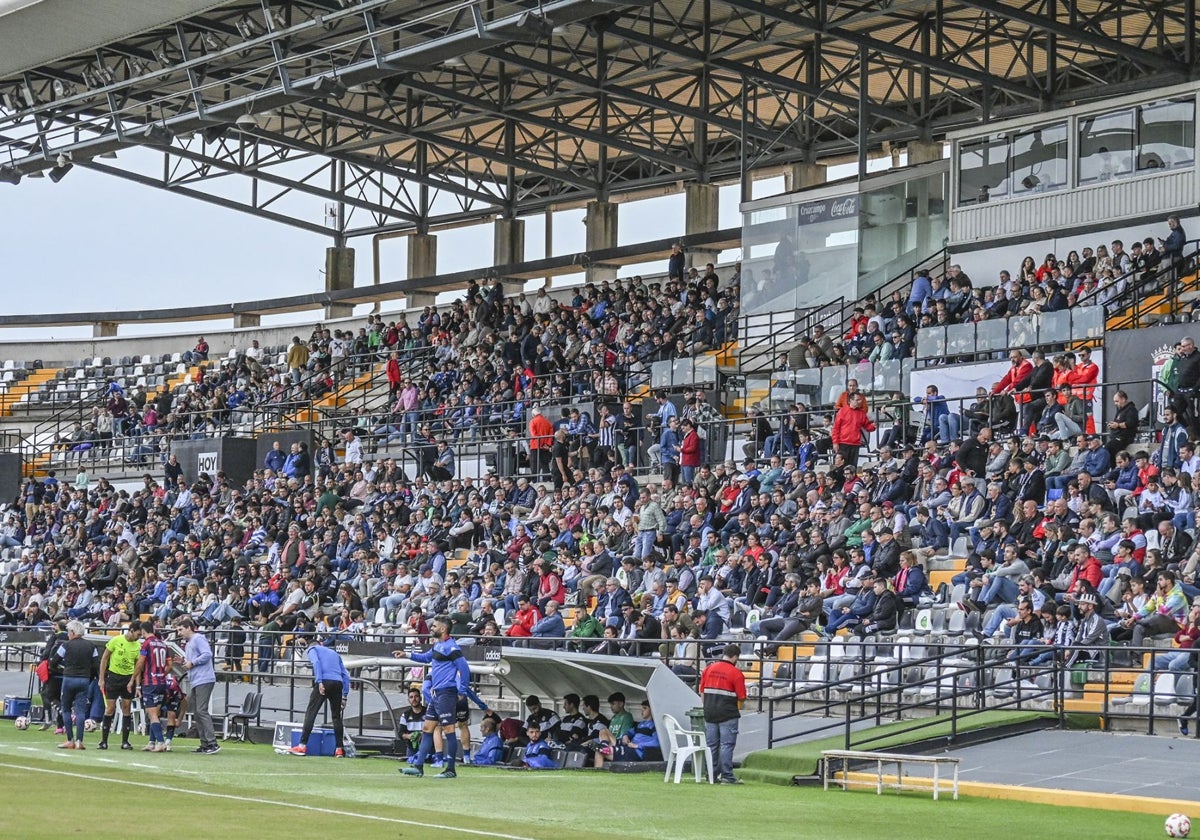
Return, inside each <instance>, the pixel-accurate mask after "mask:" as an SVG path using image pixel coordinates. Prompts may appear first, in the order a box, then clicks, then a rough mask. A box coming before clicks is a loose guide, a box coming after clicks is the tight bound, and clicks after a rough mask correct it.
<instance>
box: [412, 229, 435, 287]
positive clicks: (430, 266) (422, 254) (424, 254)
mask: <svg viewBox="0 0 1200 840" xmlns="http://www.w3.org/2000/svg"><path fill="white" fill-rule="evenodd" d="M435 276H437V237H436V236H435V235H433V234H432V233H414V234H413V235H412V236H410V237H408V279H409V280H415V279H417V278H419V277H435Z"/></svg>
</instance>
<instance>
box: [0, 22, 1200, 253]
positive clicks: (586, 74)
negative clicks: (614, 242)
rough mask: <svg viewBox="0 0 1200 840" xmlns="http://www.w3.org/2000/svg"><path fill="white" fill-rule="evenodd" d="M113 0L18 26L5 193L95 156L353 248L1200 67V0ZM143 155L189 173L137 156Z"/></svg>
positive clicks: (727, 173)
mask: <svg viewBox="0 0 1200 840" xmlns="http://www.w3.org/2000/svg"><path fill="white" fill-rule="evenodd" d="M90 5H91V4H79V3H72V2H66V0H43V2H41V3H38V4H35V5H33V6H31V7H29V8H26V9H22V10H19V11H16V12H13V13H11V14H7V15H4V16H2V17H0V41H2V42H4V43H5V44H6V45H10V44H12V43H13V42H14V39H18V40H20V41H21V47H20V49H19V50H17V51H14V54H13V55H5V56H4V57H3V59H0V68H4V69H3V71H2V72H0V106H2V108H3V110H0V145H2V146H3V149H2V150H0V180H8V181H16V180H17V179H18V176H21V175H25V176H28V175H31V174H35V173H41V172H43V171H46V170H51V169H52V168H53V173H52V174H54V175H55V176H56V177H63V176H64V175H65V174H66V172H67V167H68V166H70V165H74V166H87V167H89V168H91V169H93V170H96V171H100V172H105V173H109V174H111V175H114V176H118V177H123V178H128V179H132V180H135V181H138V182H140V183H143V184H147V185H150V186H156V187H161V188H164V189H169V190H171V191H173V192H175V193H178V194H182V195H186V196H191V197H193V198H197V199H201V200H205V201H211V202H215V203H217V204H220V205H223V206H226V207H232V208H237V209H241V210H247V211H249V212H253V213H256V214H258V215H260V216H263V217H266V218H270V219H275V220H277V221H280V222H285V223H288V224H292V225H296V226H298V227H302V228H305V229H309V230H313V231H318V232H322V233H327V234H332V235H334V236H335V237H338V238H342V237H344V236H349V235H360V234H366V233H372V232H379V231H384V230H404V229H413V230H428V229H429V228H430V227H433V226H438V225H442V224H453V223H458V222H462V221H467V220H472V219H480V218H486V217H489V216H513V215H520V214H525V213H530V212H536V211H538V210H541V209H543V208H545V207H547V206H552V205H553V206H562V205H566V204H573V203H578V202H581V201H586V200H589V199H592V198H596V197H600V198H608V197H614V196H619V195H621V194H625V193H643V192H646V191H650V190H656V191H661V190H664V189H665V190H671V189H675V188H677V187H678V185H679V184H680V183H682V182H685V181H694V180H699V181H728V180H737V179H738V178H739V177H742V176H744V175H746V173H748V172H751V171H753V170H762V169H769V168H772V167H777V166H779V165H782V164H786V163H791V162H797V161H814V160H817V159H821V158H825V157H830V156H846V155H855V154H857V155H859V156H860V159H861V160H864V161H865V154H866V152H867V150H868V149H870V150H875V151H879V150H882V149H887V148H892V147H896V146H898V145H899V144H903V143H905V142H907V141H910V140H915V139H936V138H939V137H941V136H943V135H944V134H945V132H946V131H948V130H950V129H953V128H960V127H964V126H970V125H978V124H980V123H981V122H984V123H986V122H989V121H991V120H994V119H998V118H1001V117H1009V116H1016V115H1020V114H1025V113H1034V112H1038V111H1043V110H1047V109H1049V108H1055V107H1060V106H1063V105H1068V104H1073V103H1077V102H1081V101H1088V100H1094V99H1100V98H1106V97H1110V96H1114V95H1117V94H1119V93H1122V92H1131V91H1135V90H1137V91H1141V90H1146V89H1151V88H1153V87H1155V86H1159V85H1165V84H1172V83H1178V82H1182V81H1186V80H1187V79H1188V78H1189V77H1191V76H1192V75H1193V74H1194V72H1195V70H1196V68H1197V50H1196V26H1195V0H1185V2H1166V0H1081V2H1072V3H1061V2H1055V0H940V2H939V0H870V2H828V0H816V2H803V3H800V2H782V1H781V0H663V2H645V0H642V2H634V3H631V2H621V0H486V2H485V0H450V1H449V2H447V0H443V2H433V3H427V2H417V0H286V2H277V0H262V2H259V3H250V2H227V3H223V4H219V5H215V6H214V5H213V4H212V3H202V2H200V0H192V2H190V3H189V2H187V0H170V2H167V0H155V2H153V3H151V2H148V0H138V2H129V3H122V4H121V7H122V8H123V7H126V6H127V7H128V11H127V12H123V13H122V14H121V15H120V16H119V18H118V19H116V20H111V21H108V20H106V21H102V22H97V21H89V20H87V19H86V18H82V17H80V16H79V13H77V12H76V13H72V12H71V11H70V10H71V9H72V8H74V7H85V6H90ZM196 7H207V8H206V9H204V10H201V11H194V12H188V9H189V8H196ZM56 10H58V16H57V17H56V16H55V14H52V13H54V12H56ZM180 14H187V16H186V17H183V18H181V19H177V18H178V15H180ZM27 15H33V16H39V17H36V18H29V19H28V20H26V16H27ZM31 20H37V21H41V26H42V27H44V28H40V29H38V28H37V27H35V28H34V29H32V30H30V29H27V28H26V27H27V26H28V25H29V21H31ZM101 23H103V25H104V27H105V28H103V29H92V30H89V27H95V26H99V25H100V24H101ZM89 31H90V32H95V33H97V34H100V33H102V34H103V38H104V43H103V44H101V45H98V46H97V45H96V43H95V40H96V39H95V38H92V39H91V40H90V41H89V39H88V33H89ZM26 42H27V43H26ZM56 45H64V46H65V47H66V48H67V49H69V51H71V55H70V56H67V57H61V54H62V53H63V52H64V49H55V48H54V47H55V46H56ZM20 68H23V69H20ZM133 145H141V146H149V147H151V148H154V149H156V150H157V152H158V153H159V154H160V155H161V159H159V160H157V161H156V162H155V163H154V164H153V165H149V166H148V165H146V164H145V156H140V157H139V156H129V155H118V157H117V158H116V159H115V160H114V159H112V155H113V153H119V152H120V151H121V150H122V149H124V148H127V147H129V146H133Z"/></svg>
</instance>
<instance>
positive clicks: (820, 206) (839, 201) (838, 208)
mask: <svg viewBox="0 0 1200 840" xmlns="http://www.w3.org/2000/svg"><path fill="white" fill-rule="evenodd" d="M858 206H859V202H858V196H856V195H848V196H845V197H843V198H831V199H827V200H825V201H813V202H810V203H808V204H801V205H798V206H797V207H796V217H797V221H798V222H799V223H800V224H801V225H815V224H818V223H820V222H828V221H833V220H834V219H853V218H856V217H857V216H858Z"/></svg>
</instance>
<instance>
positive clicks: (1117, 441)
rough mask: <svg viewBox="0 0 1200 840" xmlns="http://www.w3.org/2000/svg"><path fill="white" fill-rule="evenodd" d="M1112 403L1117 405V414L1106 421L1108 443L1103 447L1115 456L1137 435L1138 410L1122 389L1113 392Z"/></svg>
mask: <svg viewBox="0 0 1200 840" xmlns="http://www.w3.org/2000/svg"><path fill="white" fill-rule="evenodd" d="M1113 405H1115V406H1116V407H1117V414H1116V416H1115V417H1113V419H1112V420H1110V421H1109V423H1108V443H1107V444H1106V445H1105V447H1104V448H1105V449H1107V450H1108V452H1109V455H1111V456H1112V457H1113V458H1116V456H1117V453H1118V452H1120V451H1121V450H1122V449H1124V448H1125V447H1127V446H1129V445H1130V444H1131V443H1133V439H1134V438H1135V437H1136V436H1137V430H1138V410H1137V406H1136V405H1134V404H1133V402H1132V400H1130V399H1129V395H1128V394H1126V393H1125V392H1124V391H1117V393H1115V394H1113Z"/></svg>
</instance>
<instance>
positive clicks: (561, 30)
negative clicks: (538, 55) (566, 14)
mask: <svg viewBox="0 0 1200 840" xmlns="http://www.w3.org/2000/svg"><path fill="white" fill-rule="evenodd" d="M570 31H571V27H570V26H569V25H568V24H565V23H560V24H559V25H558V26H556V27H554V28H553V29H551V30H550V34H551V35H557V36H558V37H559V38H561V37H563V36H564V35H566V34H568V33H569V32H570Z"/></svg>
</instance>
